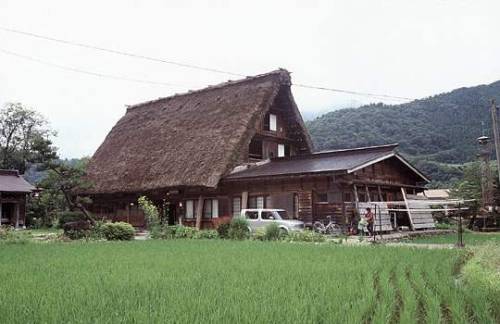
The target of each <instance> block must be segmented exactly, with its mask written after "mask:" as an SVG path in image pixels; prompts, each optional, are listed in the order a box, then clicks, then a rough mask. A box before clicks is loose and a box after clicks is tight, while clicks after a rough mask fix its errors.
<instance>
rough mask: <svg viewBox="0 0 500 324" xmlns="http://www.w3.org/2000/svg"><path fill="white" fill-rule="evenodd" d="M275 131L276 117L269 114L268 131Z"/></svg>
mask: <svg viewBox="0 0 500 324" xmlns="http://www.w3.org/2000/svg"><path fill="white" fill-rule="evenodd" d="M277 129H278V127H277V123H276V115H274V114H269V130H270V131H273V132H275V131H276V130H277Z"/></svg>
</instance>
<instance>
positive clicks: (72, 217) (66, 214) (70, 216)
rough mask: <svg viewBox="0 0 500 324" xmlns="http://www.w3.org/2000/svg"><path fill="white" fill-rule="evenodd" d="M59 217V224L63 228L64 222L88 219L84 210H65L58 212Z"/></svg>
mask: <svg viewBox="0 0 500 324" xmlns="http://www.w3.org/2000/svg"><path fill="white" fill-rule="evenodd" d="M57 219H58V221H57V226H58V227H59V228H63V226H64V224H66V223H72V222H79V221H86V220H87V218H86V217H85V215H84V214H83V213H82V212H78V211H63V212H60V213H57Z"/></svg>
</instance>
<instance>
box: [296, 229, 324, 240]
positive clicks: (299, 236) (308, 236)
mask: <svg viewBox="0 0 500 324" xmlns="http://www.w3.org/2000/svg"><path fill="white" fill-rule="evenodd" d="M286 240H287V241H289V242H324V241H325V240H326V238H325V236H324V235H321V234H319V233H316V232H313V231H309V230H305V231H296V232H295V231H294V232H290V233H288V235H287V237H286Z"/></svg>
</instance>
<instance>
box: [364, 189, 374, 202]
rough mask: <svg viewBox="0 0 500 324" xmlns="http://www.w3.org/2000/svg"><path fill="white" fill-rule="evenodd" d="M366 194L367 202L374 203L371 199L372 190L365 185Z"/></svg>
mask: <svg viewBox="0 0 500 324" xmlns="http://www.w3.org/2000/svg"><path fill="white" fill-rule="evenodd" d="M365 192H366V200H367V201H368V202H372V199H371V197H370V190H368V186H366V185H365Z"/></svg>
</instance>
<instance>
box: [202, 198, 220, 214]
mask: <svg viewBox="0 0 500 324" xmlns="http://www.w3.org/2000/svg"><path fill="white" fill-rule="evenodd" d="M217 217H219V201H218V200H217V199H205V201H204V202H203V218H217Z"/></svg>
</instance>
